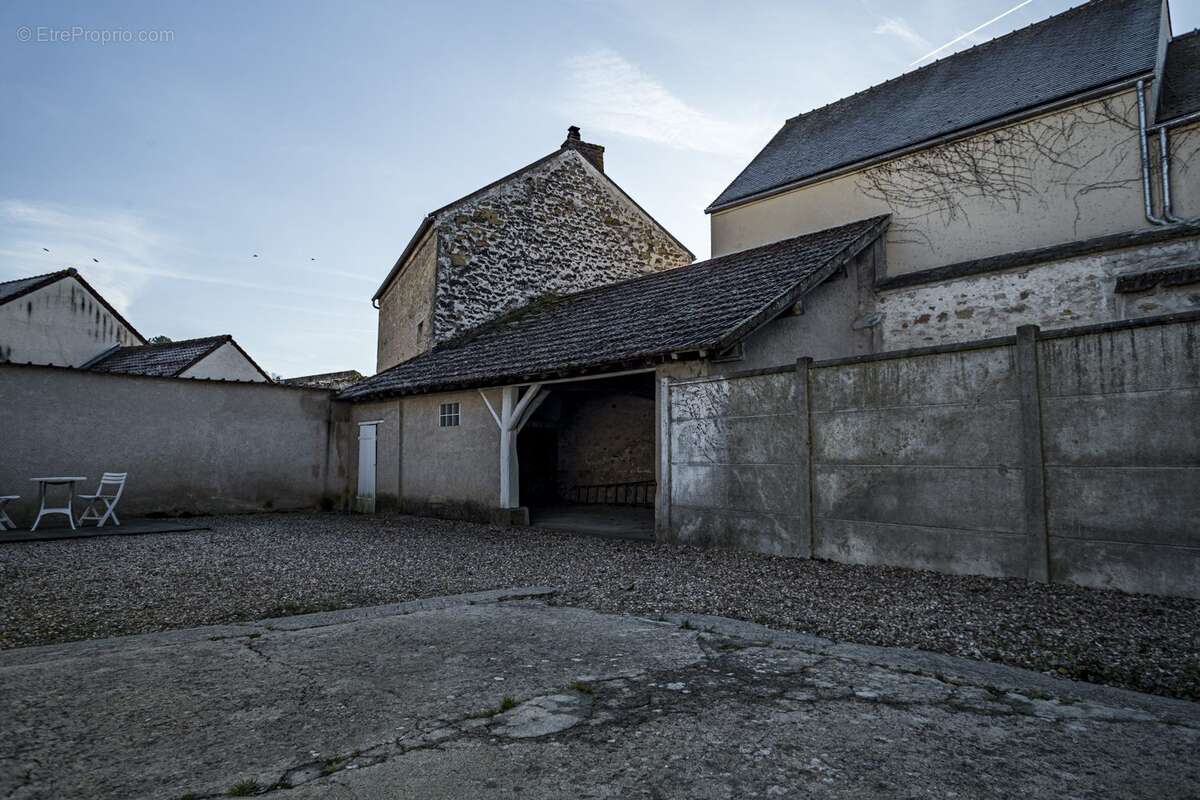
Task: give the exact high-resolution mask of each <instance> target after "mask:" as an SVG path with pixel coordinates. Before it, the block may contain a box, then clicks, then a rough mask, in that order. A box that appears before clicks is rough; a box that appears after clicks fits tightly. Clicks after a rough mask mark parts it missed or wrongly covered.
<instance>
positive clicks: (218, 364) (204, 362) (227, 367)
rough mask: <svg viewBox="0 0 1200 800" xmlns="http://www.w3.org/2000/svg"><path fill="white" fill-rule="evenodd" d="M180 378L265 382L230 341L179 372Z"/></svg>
mask: <svg viewBox="0 0 1200 800" xmlns="http://www.w3.org/2000/svg"><path fill="white" fill-rule="evenodd" d="M179 377H181V378H211V379H212V380H225V381H254V382H256V383H266V382H267V379H266V378H265V377H263V374H262V373H261V372H259V371H258V370H257V369H255V367H254V365H253V364H251V363H250V361H249V360H248V359H247V358H246V357H245V356H244V355H242V353H241V351H240V350H238V349H237V348H236V347H234V346H233V345H232V344H231V343H229V342H226V343H225V344H223V345H221V346H220V347H218V348H217V349H216V350H214V351H212V352H211V353H209V354H208V355H206V356H205V357H204V358H202V359H200V360H199V361H197V362H196V363H195V364H193V365H192V366H191V367H190V368H188V369H187V370H184V371H183V373H181V374H180V376H179Z"/></svg>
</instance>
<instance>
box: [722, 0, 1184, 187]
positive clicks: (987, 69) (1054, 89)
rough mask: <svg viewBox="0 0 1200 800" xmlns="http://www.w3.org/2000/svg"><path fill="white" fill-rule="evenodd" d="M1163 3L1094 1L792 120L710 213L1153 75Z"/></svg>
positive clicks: (1147, 0)
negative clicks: (1017, 114)
mask: <svg viewBox="0 0 1200 800" xmlns="http://www.w3.org/2000/svg"><path fill="white" fill-rule="evenodd" d="M1161 13H1162V2H1161V0H1093V1H1092V2H1090V3H1085V4H1084V5H1081V6H1078V7H1076V8H1072V9H1070V10H1068V11H1065V12H1063V13H1061V14H1058V15H1056V16H1053V17H1050V18H1049V19H1045V20H1042V21H1041V22H1038V23H1036V24H1034V25H1030V26H1029V27H1026V28H1022V29H1021V30H1018V31H1014V32H1012V33H1009V34H1007V35H1005V36H1001V37H998V38H996V39H993V40H992V41H990V42H987V43H985V44H981V45H978V46H976V47H972V48H970V49H969V50H964V51H962V52H960V53H955V54H954V55H952V56H949V57H947V58H944V59H942V60H940V61H935V62H934V63H932V64H929V65H928V66H925V67H921V68H920V69H916V70H913V71H912V72H909V73H906V74H904V75H901V76H899V77H897V78H893V79H892V80H889V81H887V82H885V83H881V84H879V85H878V86H874V87H872V88H870V89H867V90H865V91H862V92H859V93H858V94H854V95H851V96H850V97H846V98H844V99H842V100H838V101H836V102H834V103H831V104H830V105H827V106H824V107H822V108H818V109H816V110H814V111H809V112H808V113H806V114H801V115H800V116H797V117H793V118H792V119H790V120H788V121H787V122H786V123H784V126H783V128H782V129H780V131H779V132H778V133H777V134H775V136H774V138H772V139H771V141H770V142H769V143H768V144H767V146H766V147H764V148H763V150H762V152H760V153H759V154H758V155H757V156H755V158H754V160H753V161H751V162H750V165H749V166H747V167H746V169H745V170H743V171H742V173H741V174H740V175H738V176H737V178H735V179H734V181H733V183H731V184H730V185H729V186H728V188H726V189H725V191H723V192H722V193H721V195H720V196H719V197H717V199H716V200H714V201H713V203H712V205H711V206H709V208H708V210H709V211H714V210H718V209H720V208H722V207H725V206H729V205H732V204H735V203H737V202H739V201H742V200H746V199H748V198H750V197H753V196H755V195H758V194H762V193H764V192H768V191H771V190H773V189H778V188H780V187H783V186H787V185H790V184H793V183H797V182H799V181H803V180H805V179H807V178H812V177H815V176H817V175H821V174H824V173H827V172H831V171H834V170H837V169H840V168H844V167H849V166H851V165H854V164H857V163H859V162H862V161H866V160H869V159H871V158H875V157H878V156H883V155H885V154H888V153H892V152H895V151H898V150H902V149H904V148H906V147H910V146H913V145H918V144H920V143H922V142H926V141H929V140H932V139H937V138H939V137H941V136H946V135H949V134H953V133H955V132H957V131H962V130H966V129H969V128H973V127H975V126H978V125H982V124H985V123H988V122H991V121H993V120H998V119H1001V118H1004V117H1008V116H1010V115H1013V114H1016V113H1019V112H1022V111H1026V110H1030V109H1035V108H1038V107H1040V106H1044V105H1047V104H1049V103H1052V102H1055V101H1058V100H1064V99H1067V98H1070V97H1074V96H1076V95H1081V94H1084V93H1086V92H1088V91H1091V90H1094V89H1098V88H1101V87H1104V86H1109V85H1112V84H1115V83H1117V82H1119V81H1122V80H1125V79H1128V78H1132V77H1133V76H1137V75H1141V74H1144V73H1149V72H1151V71H1152V70H1153V69H1154V66H1155V60H1156V56H1157V51H1158V32H1159V18H1160V14H1161Z"/></svg>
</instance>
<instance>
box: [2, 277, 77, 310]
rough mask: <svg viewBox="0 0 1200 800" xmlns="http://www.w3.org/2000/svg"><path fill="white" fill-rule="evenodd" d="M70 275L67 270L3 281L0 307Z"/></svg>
mask: <svg viewBox="0 0 1200 800" xmlns="http://www.w3.org/2000/svg"><path fill="white" fill-rule="evenodd" d="M71 274H73V273H72V271H71V270H69V269H60V270H59V271H58V272H48V273H46V274H45V275H34V276H33V277H32V278H17V279H16V280H12V281H4V282H3V283H0V305H3V304H5V303H7V302H8V301H9V300H15V299H17V298H18V297H20V296H21V295H25V294H29V293H30V292H32V291H33V290H34V289H40V288H42V287H43V286H49V285H50V284H52V283H54V282H55V281H58V280H62V279H63V278H65V277H67V276H68V275H71Z"/></svg>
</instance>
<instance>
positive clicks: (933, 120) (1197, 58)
mask: <svg viewBox="0 0 1200 800" xmlns="http://www.w3.org/2000/svg"><path fill="white" fill-rule="evenodd" d="M1198 152H1200V32H1197V31H1193V32H1191V33H1187V34H1184V35H1181V36H1175V37H1173V36H1172V33H1171V28H1170V16H1169V13H1168V9H1167V6H1166V4H1165V3H1163V2H1162V1H1161V0H1093V2H1089V3H1085V4H1084V5H1081V6H1078V7H1076V8H1073V9H1071V10H1069V11H1066V12H1064V13H1062V14H1059V15H1057V16H1054V17H1051V18H1049V19H1046V20H1044V21H1041V22H1038V23H1036V24H1034V25H1031V26H1029V27H1027V28H1024V29H1021V30H1018V31H1015V32H1013V33H1010V34H1008V35H1006V36H1002V37H999V38H997V39H994V40H992V41H990V42H987V43H985V44H981V45H978V46H976V47H972V48H970V49H968V50H965V51H962V52H960V53H956V54H954V55H952V56H949V57H947V58H945V59H942V60H940V61H937V62H934V63H932V64H929V65H928V66H924V67H921V68H920V69H916V70H913V71H911V72H908V73H906V74H904V75H901V76H899V77H897V78H893V79H892V80H889V81H886V82H884V83H881V84H879V85H878V86H874V87H871V88H870V89H867V90H865V91H862V92H859V93H858V94H855V95H852V96H850V97H847V98H844V99H842V100H838V101H836V102H834V103H831V104H829V105H826V106H823V107H821V108H818V109H815V110H812V111H809V112H807V113H803V114H800V115H798V116H796V117H793V118H791V119H789V120H787V121H786V122H785V123H784V125H783V127H782V128H780V130H779V132H778V133H776V134H775V136H774V137H773V138H772V139H771V140H770V142H768V143H767V145H766V146H765V147H764V148H763V150H762V151H761V152H760V153H759V154H758V155H757V156H756V157H755V158H754V159H753V160H752V161H751V162H750V164H749V165H748V166H747V167H746V168H745V169H744V170H743V171H742V172H741V173H740V174H739V175H738V176H737V177H736V178H735V179H734V180H733V181H732V183H730V184H729V186H728V187H727V188H726V189H725V190H724V191H723V192H722V193H721V194H720V195H719V196H718V197H717V198H716V199H715V200H714V201H713V202H712V203H711V204H710V205H709V207H708V209H707V211H708V213H709V214H710V215H711V233H712V250H713V254H714V255H718V256H720V255H724V254H727V253H732V252H736V251H738V250H743V249H746V248H752V247H757V246H759V245H762V244H765V243H767V242H772V241H777V240H780V239H784V238H788V237H792V236H796V235H798V234H803V233H807V232H810V231H817V230H821V229H823V228H827V227H829V226H832V225H840V224H843V223H845V222H846V221H848V220H853V219H862V218H865V217H869V216H873V215H877V214H890V215H891V219H892V222H891V226H890V227H889V229H888V233H887V236H886V237H885V240H884V259H883V260H882V261H881V271H880V273H879V274H877V275H875V276H866V277H865V278H864V279H863V280H862V281H861V283H862V284H863V285H864V286H865V287H866V296H865V297H864V298H863V305H864V306H865V307H867V309H868V310H867V313H865V314H864V315H863V316H862V317H859V318H857V319H856V320H855V321H854V327H853V328H852V329H846V328H845V327H843V328H842V329H840V330H838V331H833V330H831V331H830V335H831V336H834V338H838V337H844V336H850V337H851V338H853V334H852V332H851V331H852V330H853V331H859V330H871V331H873V332H874V336H875V343H874V348H875V349H877V350H896V349H902V348H907V347H920V346H928V345H936V344H943V343H948V342H958V341H964V340H969V339H977V338H985V337H989V336H1003V335H1009V334H1010V333H1011V332H1012V331H1013V330H1015V329H1016V328H1017V327H1018V326H1020V325H1024V324H1036V325H1039V326H1041V327H1043V328H1045V329H1052V328H1062V327H1070V326H1075V325H1083V324H1089V323H1103V322H1107V321H1111V320H1118V319H1130V318H1137V317H1145V316H1154V315H1160V314H1164V313H1170V312H1175V311H1186V310H1189V309H1196V308H1200V280H1198V278H1200V276H1198V275H1197V274H1196V270H1195V269H1194V266H1195V264H1196V263H1197V262H1200V227H1198V226H1197V221H1198V220H1197V218H1200V158H1198V157H1197V153H1198ZM1131 274H1139V275H1144V277H1143V278H1140V279H1139V280H1138V281H1136V282H1130V281H1129V280H1128V279H1127V276H1129V275H1131ZM778 327H780V328H781V329H780V330H779V331H778V332H777V338H778V339H779V342H778V344H779V346H780V347H783V348H784V349H786V350H788V351H790V352H803V353H805V354H809V355H815V356H817V357H821V355H823V353H820V352H810V349H809V347H808V343H806V342H802V341H801V340H800V339H798V338H797V337H796V336H792V335H789V334H788V333H787V332H786V331H784V330H782V328H783V327H785V326H778ZM829 354H830V355H832V354H833V353H829ZM772 357H774V354H772ZM754 363H763V362H762V361H757V362H754Z"/></svg>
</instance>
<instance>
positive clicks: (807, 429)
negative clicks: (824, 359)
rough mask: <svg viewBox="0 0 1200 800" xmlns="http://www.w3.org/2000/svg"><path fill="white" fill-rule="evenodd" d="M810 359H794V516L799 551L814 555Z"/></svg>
mask: <svg viewBox="0 0 1200 800" xmlns="http://www.w3.org/2000/svg"><path fill="white" fill-rule="evenodd" d="M811 366H812V359H811V358H808V357H807V356H806V357H804V358H800V359H797V360H796V439H797V442H796V481H797V484H798V486H797V489H798V491H797V492H796V497H797V502H796V506H797V507H796V518H797V520H798V521H799V524H798V528H799V530H798V534H799V536H798V538H799V540H800V552H801V554H802V555H803V556H804V557H805V558H812V557H813V545H814V538H815V531H814V521H813V464H812V453H813V451H812V406H811V403H810V402H809V377H808V373H809V368H810V367H811Z"/></svg>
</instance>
